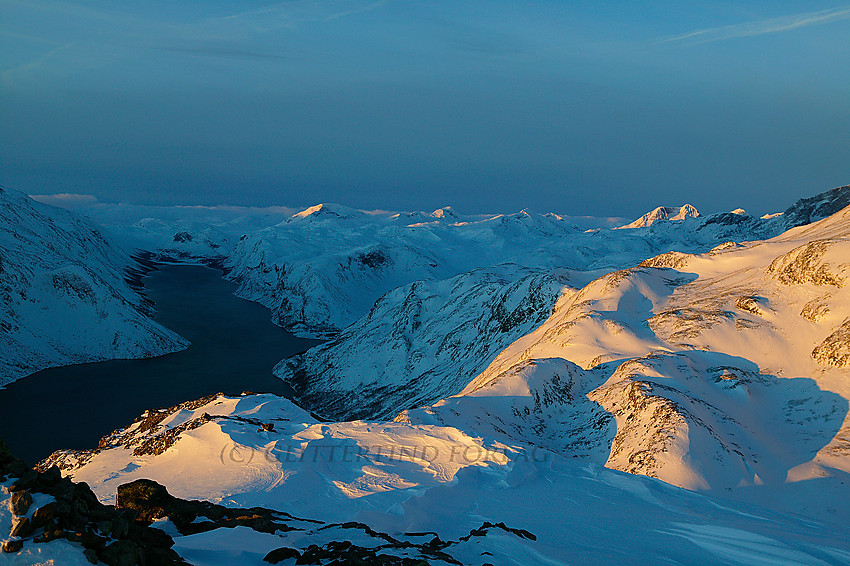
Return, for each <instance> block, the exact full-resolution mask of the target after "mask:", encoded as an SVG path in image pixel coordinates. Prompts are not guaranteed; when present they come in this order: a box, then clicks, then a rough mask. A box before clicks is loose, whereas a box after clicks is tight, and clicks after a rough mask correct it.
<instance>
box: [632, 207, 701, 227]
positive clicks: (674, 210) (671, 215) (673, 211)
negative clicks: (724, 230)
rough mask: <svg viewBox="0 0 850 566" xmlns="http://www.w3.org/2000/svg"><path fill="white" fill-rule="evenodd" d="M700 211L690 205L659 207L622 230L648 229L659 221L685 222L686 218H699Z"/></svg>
mask: <svg viewBox="0 0 850 566" xmlns="http://www.w3.org/2000/svg"><path fill="white" fill-rule="evenodd" d="M699 216H700V214H699V211H698V210H697V209H696V208H695V207H693V206H691V205H690V204H685V205H683V206H680V207H675V206H659V207H658V208H656V209H654V210H651V211H649V212H647V213H646V214H644V215H643V216H641V217H640V218H638V219H637V220H635V221H634V222H631V223H629V224H626V225H625V226H620V227H619V228H620V229H624V230H625V229H629V228H646V227H647V226H652V225H653V224H654V223H656V222H659V221H677V220H684V219H685V218H699Z"/></svg>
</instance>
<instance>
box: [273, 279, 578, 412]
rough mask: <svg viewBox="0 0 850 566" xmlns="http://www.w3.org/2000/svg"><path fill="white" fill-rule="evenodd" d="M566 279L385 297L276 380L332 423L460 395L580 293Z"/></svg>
mask: <svg viewBox="0 0 850 566" xmlns="http://www.w3.org/2000/svg"><path fill="white" fill-rule="evenodd" d="M569 285H570V277H569V274H568V273H566V272H549V271H547V270H533V269H528V268H522V267H519V266H517V265H513V264H508V265H502V266H497V267H492V268H482V269H476V270H473V271H470V272H468V273H464V274H461V275H457V276H455V277H452V278H450V279H445V280H442V281H417V282H415V283H410V284H407V285H403V286H402V287H399V288H398V289H395V290H393V291H390V292H389V293H387V294H385V295H384V296H382V297H381V298H380V299H378V301H377V302H376V303H375V305H374V306H373V307H372V309H371V310H370V311H369V313H368V314H367V315H366V316H364V317H362V318H361V319H360V320H358V321H357V322H355V323H354V324H352V325H351V326H349V327H347V328H346V329H345V330H343V331H342V332H341V333H340V335H339V336H338V337H336V338H335V339H333V340H331V341H329V342H326V343H324V344H322V345H321V346H319V347H316V348H313V349H311V350H309V351H308V352H306V353H304V354H301V355H298V356H294V357H292V358H288V359H286V360H283V361H282V362H281V363H280V365H279V366H278V367H277V368H276V369H275V373H276V374H277V375H278V376H279V377H281V378H282V379H284V380H286V381H287V382H289V383H290V384H291V385H292V386H293V388H294V389H295V391H296V400H297V402H298V403H299V404H301V405H302V406H304V407H312V408H313V409H314V410H315V411H317V412H318V413H319V414H321V415H322V416H323V417H325V418H332V419H356V418H388V419H390V418H392V417H394V416H395V415H396V414H397V413H398V412H399V408H400V407H402V408H404V407H417V406H420V405H423V404H427V403H430V402H433V401H434V400H436V399H441V398H443V397H446V396H449V395H452V394H454V393H457V392H458V391H460V390H461V389H463V387H464V386H465V385H466V384H467V382H468V381H469V376H470V375H476V374H477V373H479V372H480V371H482V370H483V369H484V368H485V367H486V365H487V363H488V362H489V361H490V360H492V358H494V357H495V356H496V355H497V354H498V353H499V352H500V351H502V349H504V348H505V347H506V346H508V345H509V344H510V343H511V342H513V341H514V340H516V339H518V338H520V337H521V336H524V335H525V334H528V333H529V332H531V331H532V330H533V329H534V328H535V327H537V326H538V325H539V324H540V323H542V322H543V321H544V320H546V318H547V317H548V315H549V313H550V311H551V308H552V306H553V305H554V304H555V301H556V300H557V299H558V297H559V296H561V295H562V294H563V293H571V292H573V291H572V288H571V287H570V286H569Z"/></svg>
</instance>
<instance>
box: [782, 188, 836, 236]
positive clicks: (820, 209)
mask: <svg viewBox="0 0 850 566" xmlns="http://www.w3.org/2000/svg"><path fill="white" fill-rule="evenodd" d="M847 206H850V185H845V186H843V187H837V188H835V189H831V190H829V191H824V192H822V193H820V194H817V195H815V196H813V197H808V198H801V199H800V200H798V201H797V202H795V203H794V204H792V205H791V206H790V207H788V209H787V210H786V211H785V212H784V213H783V214H782V216H780V217H779V218H780V219H781V220H782V222H783V223H784V224H785V227H786V229H788V228H794V227H796V226H803V225H805V224H810V223H812V222H815V221H817V220H821V219H823V218H826V217H827V216H831V215H833V214H835V213H836V212H838V211H839V210H841V209H843V208H845V207H847Z"/></svg>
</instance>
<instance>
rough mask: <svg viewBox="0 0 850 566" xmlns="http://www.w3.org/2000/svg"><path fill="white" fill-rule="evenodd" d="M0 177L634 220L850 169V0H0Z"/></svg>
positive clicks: (746, 203) (779, 194) (29, 183)
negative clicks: (700, 0) (849, 1)
mask: <svg viewBox="0 0 850 566" xmlns="http://www.w3.org/2000/svg"><path fill="white" fill-rule="evenodd" d="M0 4H2V6H3V10H4V18H3V20H2V22H0V52H2V53H3V55H2V58H0V62H2V68H0V88H2V97H3V104H2V105H0V133H2V135H3V136H4V139H6V140H10V141H9V143H7V144H6V148H5V151H4V152H3V153H2V155H0V170H2V173H0V184H3V185H6V186H9V187H11V188H15V189H18V190H21V191H23V192H26V193H28V194H55V193H80V194H91V195H94V196H95V197H96V198H98V199H99V200H102V201H105V202H133V203H139V204H157V205H173V204H199V205H223V204H227V205H238V206H269V205H281V204H282V205H287V206H301V205H310V204H315V203H319V202H336V203H340V204H344V205H347V206H351V207H354V208H361V209H376V208H380V209H391V210H411V209H421V210H433V209H436V208H439V207H442V206H445V205H452V206H454V207H456V208H458V209H459V210H461V211H463V212H467V213H470V214H474V213H483V212H495V211H503V212H504V211H518V210H520V209H523V208H530V209H532V210H536V211H542V212H546V211H554V212H557V213H559V214H570V215H577V216H580V215H588V216H617V217H623V218H635V217H637V216H640V215H641V214H643V213H644V212H646V211H647V210H649V209H652V208H654V207H655V206H660V205H667V206H672V205H681V204H684V203H690V204H693V205H694V206H696V207H697V208H698V209H699V210H700V211H705V212H716V211H722V210H730V209H734V208H738V207H741V208H744V209H746V210H747V211H748V212H750V213H752V214H754V215H762V214H765V213H770V212H778V211H781V210H784V209H785V208H786V207H787V206H788V205H790V204H791V203H793V202H794V201H796V200H797V199H798V198H801V197H805V196H810V195H813V194H816V193H819V192H822V191H825V190H828V189H830V188H833V187H837V186H841V185H845V184H847V183H848V182H850V171H848V156H850V137H848V136H847V134H846V133H847V132H848V131H850V98H848V97H847V95H846V94H847V86H848V85H850V67H848V66H847V65H846V61H847V60H848V56H850V42H847V41H846V37H847V36H848V34H850V6H848V5H840V4H834V3H830V2H807V3H805V4H801V3H791V2H762V1H753V0H750V1H747V2H741V3H736V4H735V5H719V6H703V5H695V4H690V3H687V4H683V3H672V2H670V3H662V4H655V5H653V6H639V5H633V4H630V3H624V2H615V3H605V4H604V5H599V4H598V3H590V2H579V3H570V4H569V5H566V4H562V3H556V2H543V1H535V2H528V3H522V4H520V5H517V4H513V3H505V2H488V3H484V2H479V1H468V2H455V3H439V2H437V3H422V2H406V1H379V2H360V1H357V0H349V1H315V2H283V3H266V2H258V1H252V2H240V3H236V2H230V1H226V0H221V1H216V2H194V1H191V2H187V3H180V4H179V5H174V4H171V3H164V2H154V3H148V4H145V5H144V6H141V5H135V4H131V3H123V2H111V3H104V2H98V1H85V2H70V1H60V2H44V1H42V0H33V1H27V2H23V1H18V0H2V1H0Z"/></svg>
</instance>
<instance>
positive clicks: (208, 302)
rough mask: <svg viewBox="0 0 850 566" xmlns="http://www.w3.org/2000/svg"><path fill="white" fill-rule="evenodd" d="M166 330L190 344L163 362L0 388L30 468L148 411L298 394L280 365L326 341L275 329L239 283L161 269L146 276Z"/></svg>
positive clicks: (33, 378) (52, 372) (80, 368)
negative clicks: (247, 394)
mask: <svg viewBox="0 0 850 566" xmlns="http://www.w3.org/2000/svg"><path fill="white" fill-rule="evenodd" d="M144 283H145V287H146V291H145V295H146V296H147V297H148V298H149V299H151V300H152V301H153V302H154V304H155V305H156V316H155V317H154V318H155V319H156V320H157V321H158V322H159V323H160V324H162V325H164V326H166V327H168V328H170V329H171V330H174V331H175V332H177V333H178V334H180V335H181V336H183V337H184V338H186V339H188V340H190V341H191V342H192V345H191V346H189V348H188V349H186V350H183V351H181V352H176V353H174V354H168V355H165V356H160V357H157V358H147V359H141V360H110V361H106V362H96V363H89V364H78V365H72V366H63V367H58V368H50V369H46V370H43V371H40V372H38V373H34V374H32V375H30V376H28V377H25V378H23V379H20V380H18V381H16V382H14V383H11V384H9V385H8V386H7V387H6V389H5V390H0V438H3V439H4V440H5V442H6V444H7V445H8V446H9V448H10V449H11V450H12V453H13V454H15V455H16V456H18V457H19V458H23V459H24V460H26V461H27V462H28V463H29V464H35V463H37V462H38V461H39V460H41V459H43V458H45V457H47V456H49V455H50V454H51V453H52V452H53V451H54V450H58V449H61V448H73V449H81V448H94V447H95V446H97V442H98V440H100V438H101V437H102V436H104V435H106V434H109V433H110V432H112V431H113V430H115V429H117V428H120V427H123V426H126V425H129V424H130V423H131V422H132V421H133V420H134V419H135V418H136V417H138V416H139V415H140V414H141V413H142V412H144V411H145V410H146V409H155V408H160V407H168V406H171V405H175V404H177V403H182V402H183V401H189V400H192V399H197V398H199V397H203V396H204V395H209V394H211V393H216V392H219V391H222V392H224V393H227V394H232V395H238V394H239V393H241V392H243V391H254V392H272V393H277V394H280V395H285V396H287V397H289V396H290V395H291V393H292V389H291V388H290V387H289V386H288V385H287V384H285V383H284V382H283V381H281V380H280V379H278V378H276V377H275V376H274V375H273V374H272V368H273V367H274V365H275V364H276V363H277V362H279V361H280V360H282V359H283V358H287V357H289V356H292V355H293V354H297V353H299V352H303V351H304V350H307V349H309V348H311V347H312V346H314V345H316V344H318V343H320V341H318V340H308V339H304V338H296V337H295V336H293V335H292V334H291V333H289V332H287V331H285V330H283V329H282V328H280V327H278V326H275V325H274V324H272V323H271V320H270V319H271V313H270V312H269V310H268V309H266V308H265V307H263V306H262V305H260V304H258V303H254V302H251V301H246V300H244V299H240V298H237V297H235V296H234V295H233V292H234V291H235V290H236V284H235V283H232V282H230V281H227V280H225V279H223V278H222V274H221V272H220V271H218V270H215V269H211V268H208V267H204V266H199V265H160V266H158V271H154V272H152V273H151V274H150V275H149V276H148V277H146V278H145V279H144Z"/></svg>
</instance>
